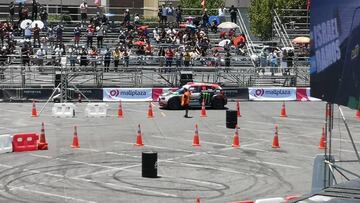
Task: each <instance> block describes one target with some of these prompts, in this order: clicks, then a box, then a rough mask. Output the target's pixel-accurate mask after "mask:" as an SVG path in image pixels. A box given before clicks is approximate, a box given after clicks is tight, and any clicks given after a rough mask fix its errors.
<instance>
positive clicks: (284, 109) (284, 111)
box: [280, 102, 287, 117]
mask: <svg viewBox="0 0 360 203" xmlns="http://www.w3.org/2000/svg"><path fill="white" fill-rule="evenodd" d="M280 117H287V115H286V108H285V102H283V103H282V106H281V113H280Z"/></svg>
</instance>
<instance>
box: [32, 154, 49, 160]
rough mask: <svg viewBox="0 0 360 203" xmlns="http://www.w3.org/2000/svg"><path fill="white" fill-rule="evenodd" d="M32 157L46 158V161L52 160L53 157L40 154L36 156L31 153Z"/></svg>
mask: <svg viewBox="0 0 360 203" xmlns="http://www.w3.org/2000/svg"><path fill="white" fill-rule="evenodd" d="M30 155H31V156H35V157H40V158H46V159H51V158H52V157H51V156H46V155H40V154H34V153H30Z"/></svg>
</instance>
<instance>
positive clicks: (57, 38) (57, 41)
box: [56, 25, 64, 44]
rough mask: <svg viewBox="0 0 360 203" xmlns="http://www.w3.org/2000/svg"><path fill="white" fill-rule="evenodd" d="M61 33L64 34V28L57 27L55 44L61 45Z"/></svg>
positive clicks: (61, 26)
mask: <svg viewBox="0 0 360 203" xmlns="http://www.w3.org/2000/svg"><path fill="white" fill-rule="evenodd" d="M63 32H64V26H63V25H58V26H57V28H56V44H62V43H63Z"/></svg>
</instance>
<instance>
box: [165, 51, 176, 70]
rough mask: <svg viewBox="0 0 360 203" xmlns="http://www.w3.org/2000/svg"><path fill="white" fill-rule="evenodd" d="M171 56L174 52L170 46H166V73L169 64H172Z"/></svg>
mask: <svg viewBox="0 0 360 203" xmlns="http://www.w3.org/2000/svg"><path fill="white" fill-rule="evenodd" d="M173 57H174V52H173V51H172V49H171V48H170V47H168V48H167V49H166V52H165V59H166V64H165V67H169V69H167V68H165V73H166V72H167V71H169V72H170V68H171V65H172V61H173Z"/></svg>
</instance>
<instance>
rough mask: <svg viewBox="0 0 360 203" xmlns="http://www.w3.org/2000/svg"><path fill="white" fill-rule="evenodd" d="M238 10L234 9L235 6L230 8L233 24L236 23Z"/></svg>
mask: <svg viewBox="0 0 360 203" xmlns="http://www.w3.org/2000/svg"><path fill="white" fill-rule="evenodd" d="M236 13H237V11H236V8H235V7H234V5H231V7H230V18H231V22H233V23H236V15H237V14H236Z"/></svg>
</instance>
